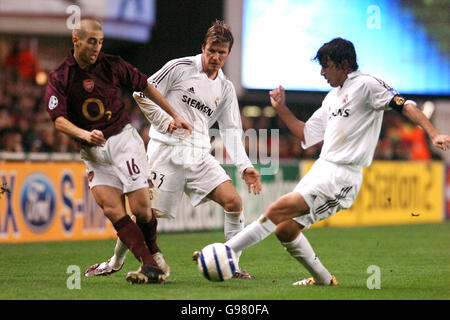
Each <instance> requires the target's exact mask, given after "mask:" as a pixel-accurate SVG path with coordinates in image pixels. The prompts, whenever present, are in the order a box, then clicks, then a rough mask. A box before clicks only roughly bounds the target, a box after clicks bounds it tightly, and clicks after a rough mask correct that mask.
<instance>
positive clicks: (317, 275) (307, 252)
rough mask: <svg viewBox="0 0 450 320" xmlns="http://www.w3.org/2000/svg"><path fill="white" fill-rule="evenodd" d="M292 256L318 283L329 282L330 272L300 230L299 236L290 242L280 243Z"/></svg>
mask: <svg viewBox="0 0 450 320" xmlns="http://www.w3.org/2000/svg"><path fill="white" fill-rule="evenodd" d="M281 244H282V245H283V246H284V247H285V248H286V250H287V251H288V252H289V253H290V254H291V256H292V257H294V258H295V259H297V260H298V261H299V262H300V263H301V264H302V265H304V266H305V268H306V269H307V270H308V271H309V272H310V273H311V275H312V276H313V277H314V280H316V282H317V283H318V284H326V285H328V284H330V283H331V274H330V273H329V272H328V270H327V269H326V268H325V267H324V266H323V264H322V263H321V262H320V260H319V258H318V257H317V255H316V254H315V252H314V250H313V248H312V247H311V244H310V243H309V241H308V239H306V237H305V236H304V235H303V232H300V234H299V236H298V237H297V238H296V239H294V240H293V241H291V242H282V243H281Z"/></svg>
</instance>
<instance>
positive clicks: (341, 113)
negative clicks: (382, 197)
mask: <svg viewBox="0 0 450 320" xmlns="http://www.w3.org/2000/svg"><path fill="white" fill-rule="evenodd" d="M397 94H398V92H396V91H395V90H394V89H392V88H391V87H389V86H388V85H387V84H386V83H384V82H383V81H382V80H380V79H377V78H375V77H373V76H370V75H368V74H363V73H361V72H360V71H354V72H352V73H350V74H348V78H347V79H346V80H345V82H344V84H343V86H342V87H337V88H334V89H333V90H331V91H330V92H329V93H328V94H327V96H326V97H325V99H324V100H323V102H322V106H321V107H320V108H319V109H317V110H316V111H315V112H314V114H313V115H312V116H311V118H309V119H308V121H307V122H306V124H305V129H304V134H305V142H304V143H303V142H302V147H303V148H308V147H310V146H312V145H314V144H316V143H318V142H320V141H323V146H322V151H321V153H320V157H321V158H323V159H325V160H327V161H330V162H334V163H338V164H345V165H357V166H362V167H367V166H369V165H370V164H371V163H372V159H373V154H374V152H375V148H376V146H377V142H378V138H379V135H380V130H381V124H382V121H383V113H384V110H389V109H390V107H389V103H390V101H391V100H392V98H393V97H394V96H395V95H397Z"/></svg>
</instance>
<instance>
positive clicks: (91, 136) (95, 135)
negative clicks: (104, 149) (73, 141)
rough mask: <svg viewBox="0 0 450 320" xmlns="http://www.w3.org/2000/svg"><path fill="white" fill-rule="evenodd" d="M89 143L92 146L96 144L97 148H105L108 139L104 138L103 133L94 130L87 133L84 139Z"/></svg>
mask: <svg viewBox="0 0 450 320" xmlns="http://www.w3.org/2000/svg"><path fill="white" fill-rule="evenodd" d="M84 140H86V141H87V142H89V143H90V144H95V145H96V146H103V145H104V144H105V143H106V139H105V137H104V136H103V132H101V131H100V130H97V129H95V130H92V131H90V132H89V131H86V136H85V138H84Z"/></svg>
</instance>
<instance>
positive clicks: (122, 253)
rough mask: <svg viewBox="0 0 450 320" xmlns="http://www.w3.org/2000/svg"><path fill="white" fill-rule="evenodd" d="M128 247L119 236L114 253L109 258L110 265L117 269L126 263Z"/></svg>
mask: <svg viewBox="0 0 450 320" xmlns="http://www.w3.org/2000/svg"><path fill="white" fill-rule="evenodd" d="M127 253H128V248H127V246H126V245H125V243H123V242H122V241H121V240H120V239H119V238H117V242H116V247H115V248H114V255H113V256H112V257H111V259H110V260H109V266H110V267H112V268H114V269H117V268H120V266H121V265H122V264H123V263H124V261H125V258H126V257H127Z"/></svg>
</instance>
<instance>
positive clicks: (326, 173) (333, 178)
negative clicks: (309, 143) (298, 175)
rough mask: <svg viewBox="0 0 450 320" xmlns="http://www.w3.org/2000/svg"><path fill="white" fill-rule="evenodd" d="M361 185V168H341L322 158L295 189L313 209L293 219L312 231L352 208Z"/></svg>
mask: <svg viewBox="0 0 450 320" xmlns="http://www.w3.org/2000/svg"><path fill="white" fill-rule="evenodd" d="M361 185H362V167H360V166H352V165H340V164H336V163H332V162H329V161H326V160H324V159H321V158H319V159H318V160H317V161H316V162H315V163H314V165H313V166H312V168H311V170H309V171H308V173H307V174H306V175H305V176H304V177H303V178H302V179H301V180H300V182H299V183H298V184H297V186H296V187H295V188H294V192H298V193H300V194H301V195H302V196H303V198H304V199H305V201H306V203H307V204H308V206H309V208H310V212H309V214H306V215H302V216H300V217H296V218H294V220H295V221H297V222H298V223H300V224H301V225H303V226H305V227H306V228H309V227H310V226H311V225H312V224H313V223H316V222H318V221H320V220H324V219H327V218H329V217H331V216H332V215H334V214H335V213H337V212H339V211H340V210H342V209H348V208H350V207H351V206H352V204H353V202H354V201H355V199H356V196H357V195H358V192H359V190H360V188H361Z"/></svg>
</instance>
